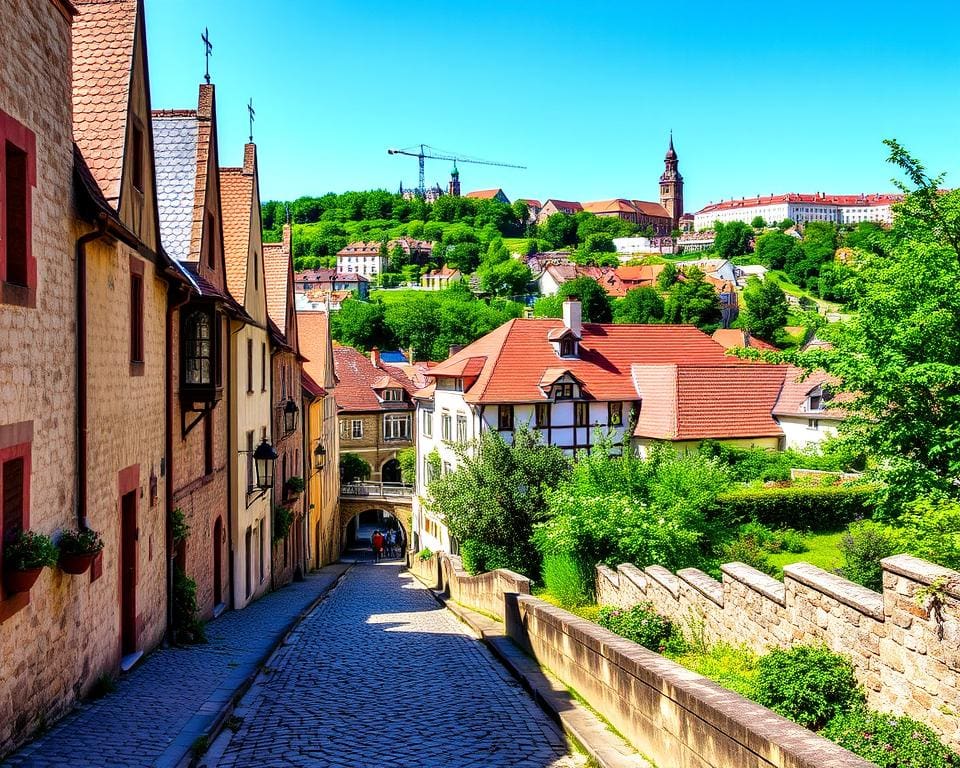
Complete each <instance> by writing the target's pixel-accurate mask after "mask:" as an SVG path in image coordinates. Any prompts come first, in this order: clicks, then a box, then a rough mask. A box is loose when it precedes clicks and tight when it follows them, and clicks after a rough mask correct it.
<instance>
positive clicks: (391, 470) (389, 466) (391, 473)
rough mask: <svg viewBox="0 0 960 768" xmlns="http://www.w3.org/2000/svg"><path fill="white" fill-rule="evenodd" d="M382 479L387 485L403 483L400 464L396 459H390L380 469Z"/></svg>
mask: <svg viewBox="0 0 960 768" xmlns="http://www.w3.org/2000/svg"><path fill="white" fill-rule="evenodd" d="M380 477H381V478H382V480H383V482H385V483H399V482H401V473H400V462H399V461H397V460H396V459H395V458H394V459H388V460H387V461H385V462H384V463H383V466H382V467H381V468H380Z"/></svg>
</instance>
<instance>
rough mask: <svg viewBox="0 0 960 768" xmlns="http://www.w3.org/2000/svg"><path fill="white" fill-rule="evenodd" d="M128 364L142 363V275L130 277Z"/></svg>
mask: <svg viewBox="0 0 960 768" xmlns="http://www.w3.org/2000/svg"><path fill="white" fill-rule="evenodd" d="M130 362H132V363H142V362H143V274H139V275H138V274H131V275H130Z"/></svg>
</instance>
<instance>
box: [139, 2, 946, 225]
mask: <svg viewBox="0 0 960 768" xmlns="http://www.w3.org/2000/svg"><path fill="white" fill-rule="evenodd" d="M146 4H147V30H148V45H149V54H150V68H151V88H152V92H153V105H154V107H155V108H160V107H163V108H187V107H190V106H196V93H197V84H198V83H199V82H200V81H201V80H202V76H203V46H202V43H201V42H200V34H201V32H202V30H203V28H204V27H209V29H210V35H211V39H212V42H213V45H214V51H213V58H212V59H211V64H210V67H211V74H212V77H213V82H214V83H215V84H216V85H217V109H218V118H219V126H220V159H221V163H222V164H224V165H237V164H239V163H240V161H241V157H242V144H243V142H245V141H246V137H247V132H248V125H247V113H246V104H247V100H248V99H249V98H250V97H251V96H252V97H253V100H254V106H255V108H256V112H257V120H256V125H255V128H254V135H255V140H256V142H257V145H258V148H259V157H260V168H261V191H262V195H263V198H264V199H265V200H266V199H273V198H280V199H292V198H295V197H298V196H300V195H303V194H318V195H319V194H323V193H324V192H328V191H338V192H339V191H344V190H348V189H370V188H386V189H391V190H395V189H396V188H397V186H398V184H399V183H400V181H403V182H404V183H405V184H410V185H413V184H415V183H416V179H417V167H416V166H417V163H416V160H415V159H413V158H407V157H396V156H393V157H391V156H388V155H387V153H386V150H387V148H388V147H407V146H410V145H413V144H419V143H420V142H423V143H425V144H430V145H432V146H435V147H441V148H443V149H446V150H452V151H455V152H457V153H462V154H464V155H469V156H472V157H479V158H486V159H492V160H501V161H504V162H510V163H516V164H520V165H526V166H527V170H513V169H507V168H490V167H485V166H471V165H463V166H461V180H462V182H463V188H464V192H466V191H469V190H471V189H483V188H488V187H497V186H500V187H503V189H504V191H505V192H506V193H507V195H508V196H510V198H511V199H513V198H515V197H535V198H539V199H541V200H542V199H545V198H547V197H556V198H562V199H574V200H593V199H603V198H609V197H631V198H639V199H651V200H655V199H657V195H658V191H657V190H658V186H657V180H658V177H659V174H660V173H661V171H662V170H663V154H664V151H665V150H666V144H667V137H668V133H669V131H670V129H671V128H672V129H673V132H674V139H675V143H676V148H677V152H678V154H679V156H680V170H681V173H683V175H684V177H685V180H686V209H687V210H690V211H692V210H696V209H698V208H700V207H701V206H703V205H705V204H707V203H708V202H710V201H715V200H719V199H721V198H723V199H727V198H730V197H740V196H749V195H754V194H757V193H760V194H769V193H771V192H774V193H779V192H787V191H797V192H817V191H825V192H831V193H857V192H871V191H885V190H889V189H891V188H892V186H891V183H890V178H891V176H892V175H893V168H892V167H891V166H889V165H887V164H886V163H885V162H884V158H885V157H886V154H885V152H884V149H885V148H884V147H883V146H882V144H881V143H880V142H881V139H883V138H885V137H895V138H897V139H899V140H900V141H901V142H903V143H905V144H906V145H907V146H908V148H909V149H910V150H911V151H912V152H913V153H914V154H915V155H917V156H919V157H920V158H921V159H922V160H923V161H924V162H925V163H926V165H927V167H928V168H930V169H936V170H945V171H947V172H948V177H947V183H948V184H952V185H957V184H958V181H957V178H956V176H957V173H956V172H957V171H958V167H957V163H958V158H957V147H958V142H957V138H958V136H960V109H958V106H960V105H958V99H960V88H958V84H960V36H958V35H957V34H956V30H957V29H958V28H960V6H958V5H955V4H952V3H948V2H945V1H943V0H930V1H928V0H924V2H920V3H914V4H903V3H902V2H900V3H895V2H889V1H887V0H881V1H878V2H870V3H859V2H836V3H829V4H826V3H819V4H809V3H804V4H787V5H783V4H777V3H760V2H753V0H737V2H734V3H719V2H716V0H713V2H709V3H707V2H686V3H684V2H674V3H668V2H660V3H652V2H644V3H622V2H621V3H613V2H606V1H603V2H589V3H583V2H567V1H566V0H560V1H558V2H545V3H539V4H538V3H532V2H523V3H520V2H509V3H506V2H480V1H479V0H465V1H463V2H450V0H402V2H401V1H400V0H395V1H394V2H386V0H377V1H373V0H371V1H370V2H364V0H279V1H278V2H274V3H264V2H262V0H261V1H260V2H253V0H200V1H199V2H198V0H146ZM449 170H450V163H447V162H442V161H432V162H431V161H429V160H428V161H427V181H428V183H432V182H434V181H438V182H440V183H441V185H444V186H445V185H446V180H447V178H448V173H449Z"/></svg>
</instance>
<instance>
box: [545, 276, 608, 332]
mask: <svg viewBox="0 0 960 768" xmlns="http://www.w3.org/2000/svg"><path fill="white" fill-rule="evenodd" d="M557 296H558V297H559V298H560V301H561V304H562V302H563V299H566V298H567V297H568V296H575V297H576V298H578V299H580V304H581V305H582V307H583V309H582V311H583V321H584V322H585V323H609V322H612V321H613V304H612V303H611V301H610V297H609V296H608V295H607V292H606V291H605V290H603V288H601V287H600V284H599V283H598V282H597V281H596V280H594V279H593V278H590V277H577V278H574V279H573V280H568V281H567V282H565V283H564V284H563V285H561V286H560V288H559V290H558V291H557Z"/></svg>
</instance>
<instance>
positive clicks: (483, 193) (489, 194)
mask: <svg viewBox="0 0 960 768" xmlns="http://www.w3.org/2000/svg"><path fill="white" fill-rule="evenodd" d="M502 193H503V190H502V189H500V188H499V187H498V188H497V189H478V190H476V191H474V192H467V194H465V195H464V197H474V198H479V199H480V200H493V198H495V197H496V196H497V195H498V194H502Z"/></svg>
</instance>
